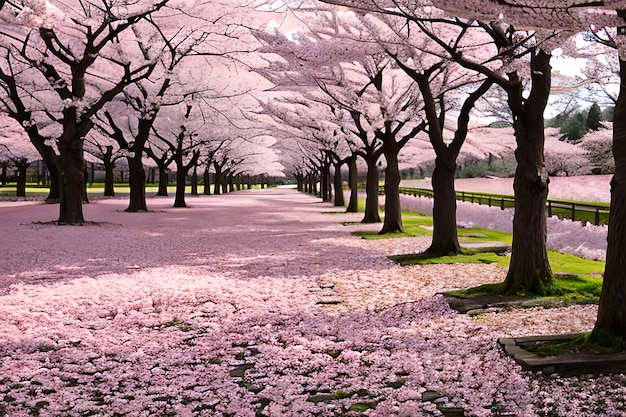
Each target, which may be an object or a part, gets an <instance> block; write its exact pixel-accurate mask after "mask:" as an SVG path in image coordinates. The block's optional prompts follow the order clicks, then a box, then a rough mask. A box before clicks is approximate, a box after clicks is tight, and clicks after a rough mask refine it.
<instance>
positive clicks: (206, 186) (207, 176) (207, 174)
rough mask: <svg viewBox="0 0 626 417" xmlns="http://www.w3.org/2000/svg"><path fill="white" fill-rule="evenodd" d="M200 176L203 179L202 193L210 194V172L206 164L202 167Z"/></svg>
mask: <svg viewBox="0 0 626 417" xmlns="http://www.w3.org/2000/svg"><path fill="white" fill-rule="evenodd" d="M202 178H203V180H204V186H203V190H202V194H204V195H211V173H210V172H209V167H208V166H206V167H204V173H203V174H202Z"/></svg>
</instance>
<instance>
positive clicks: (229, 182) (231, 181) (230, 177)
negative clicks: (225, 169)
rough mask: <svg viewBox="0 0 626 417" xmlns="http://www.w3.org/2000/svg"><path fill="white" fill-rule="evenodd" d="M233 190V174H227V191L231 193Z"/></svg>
mask: <svg viewBox="0 0 626 417" xmlns="http://www.w3.org/2000/svg"><path fill="white" fill-rule="evenodd" d="M233 191H235V178H234V177H233V174H228V192H229V193H232V192H233Z"/></svg>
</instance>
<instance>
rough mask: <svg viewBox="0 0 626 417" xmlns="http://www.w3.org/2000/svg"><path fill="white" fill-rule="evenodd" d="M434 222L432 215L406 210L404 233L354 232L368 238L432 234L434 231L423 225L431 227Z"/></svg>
mask: <svg viewBox="0 0 626 417" xmlns="http://www.w3.org/2000/svg"><path fill="white" fill-rule="evenodd" d="M350 224H355V223H350ZM432 224H433V218H432V217H429V216H421V215H419V214H416V213H406V212H405V213H402V226H403V228H404V232H402V233H386V234H384V235H381V234H379V233H378V232H370V231H362V232H354V234H355V235H357V236H361V237H362V238H364V239H368V240H376V239H389V238H394V237H413V236H431V235H432V231H430V230H428V229H425V228H424V227H422V226H426V227H431V226H432ZM381 227H382V225H381Z"/></svg>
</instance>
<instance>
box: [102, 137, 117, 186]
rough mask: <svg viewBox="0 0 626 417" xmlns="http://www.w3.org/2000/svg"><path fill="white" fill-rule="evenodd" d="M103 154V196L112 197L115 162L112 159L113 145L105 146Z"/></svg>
mask: <svg viewBox="0 0 626 417" xmlns="http://www.w3.org/2000/svg"><path fill="white" fill-rule="evenodd" d="M106 149H107V150H106V152H105V154H104V158H103V162H104V196H105V197H113V196H114V195H115V188H114V181H115V180H114V172H113V170H114V169H115V162H113V161H112V156H113V146H107V147H106Z"/></svg>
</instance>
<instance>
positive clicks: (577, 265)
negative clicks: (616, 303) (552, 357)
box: [354, 212, 605, 302]
mask: <svg viewBox="0 0 626 417" xmlns="http://www.w3.org/2000/svg"><path fill="white" fill-rule="evenodd" d="M402 215H403V223H404V229H405V230H404V232H403V233H393V234H384V235H380V234H378V233H377V232H355V233H354V234H356V235H359V236H362V237H363V238H364V239H385V238H396V237H413V236H428V235H432V231H431V227H432V217H431V216H422V215H419V214H416V213H410V212H407V213H403V214H402ZM458 233H459V241H460V242H461V243H462V242H502V243H504V244H507V245H511V243H512V239H513V236H512V235H511V234H510V233H503V232H498V231H495V230H489V229H482V228H479V227H472V228H459V229H458ZM390 259H392V260H394V261H395V262H397V263H399V264H400V265H416V264H418V265H429V264H454V263H497V264H499V265H500V266H502V267H503V268H508V266H509V262H510V255H508V254H498V253H495V252H492V251H480V250H468V249H464V250H463V252H462V253H460V254H455V255H448V256H439V257H429V256H425V255H423V254H407V255H397V256H391V257H390ZM548 259H549V260H550V265H551V267H552V272H553V273H554V284H553V285H551V286H550V287H548V288H546V297H547V298H559V299H566V300H568V301H575V302H597V301H598V299H599V297H600V291H601V289H602V274H603V272H604V267H605V262H604V261H596V260H590V259H583V258H580V257H577V256H574V255H571V254H566V253H560V252H556V251H548ZM501 293H502V283H496V284H485V285H480V286H477V287H473V288H469V289H464V290H458V291H452V292H448V293H446V295H451V296H454V297H461V298H470V297H476V296H486V295H498V294H501ZM520 295H522V296H529V297H532V298H534V295H532V294H528V295H526V294H520Z"/></svg>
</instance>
